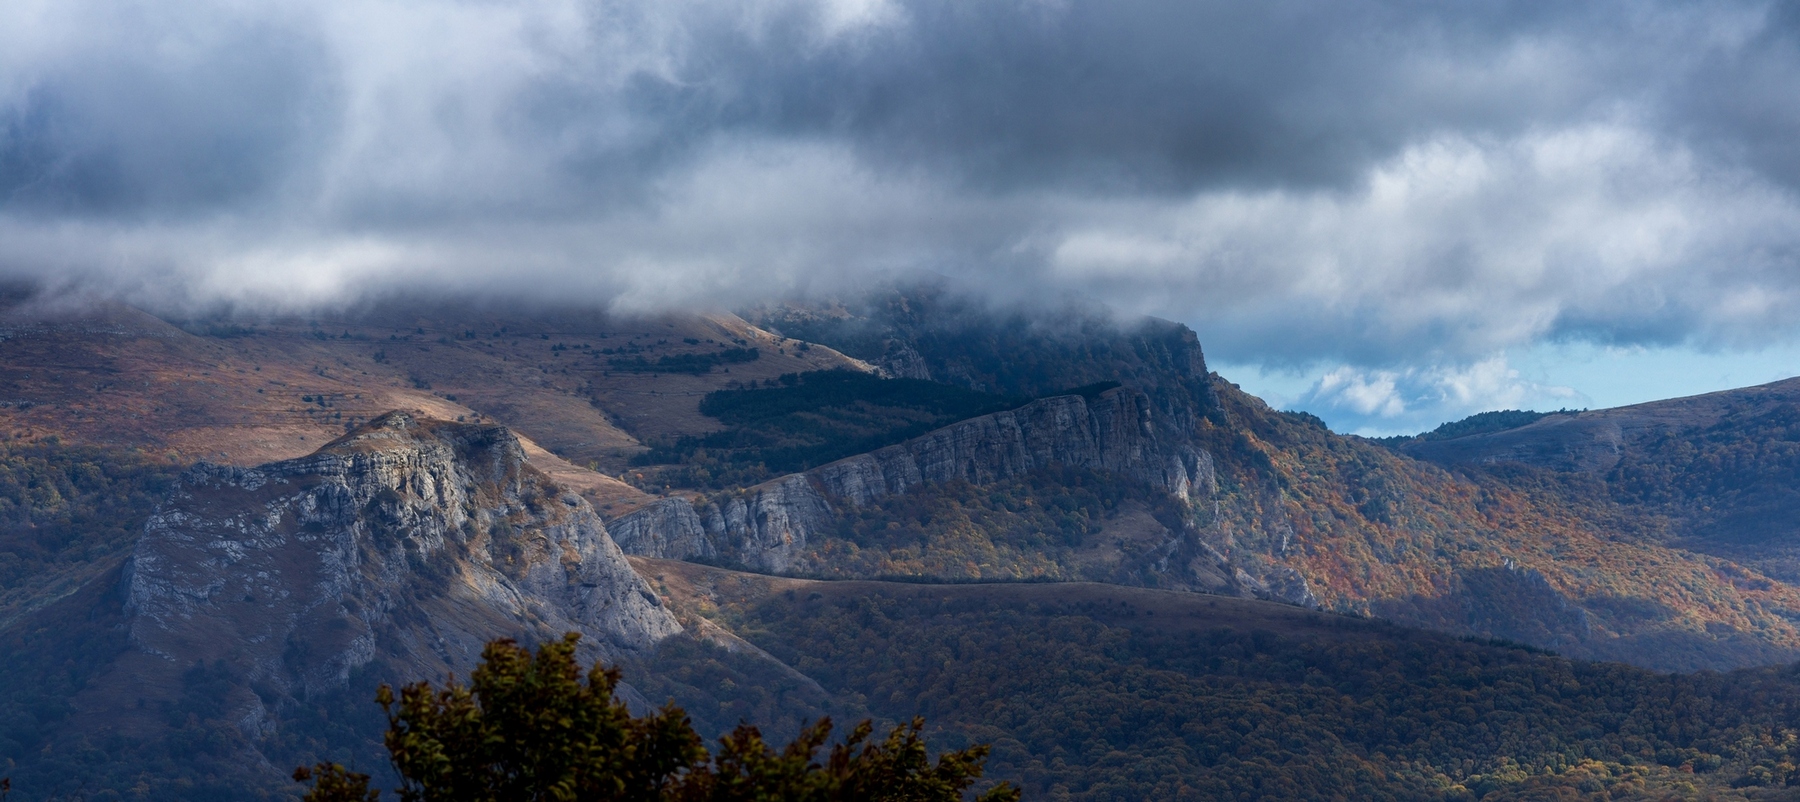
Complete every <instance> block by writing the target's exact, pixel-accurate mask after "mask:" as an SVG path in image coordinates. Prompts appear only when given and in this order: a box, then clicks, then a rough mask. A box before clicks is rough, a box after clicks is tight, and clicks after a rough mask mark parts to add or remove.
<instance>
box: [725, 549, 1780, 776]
mask: <svg viewBox="0 0 1800 802" xmlns="http://www.w3.org/2000/svg"><path fill="white" fill-rule="evenodd" d="M815 587H821V588H823V589H825V591H826V592H825V593H820V592H813V593H810V594H806V595H803V596H802V595H799V594H790V595H789V596H775V597H772V598H768V599H763V600H751V601H745V602H743V603H740V604H735V605H727V606H725V607H724V608H723V609H721V611H720V612H719V615H720V617H721V618H722V620H727V621H729V622H730V623H731V624H732V625H733V626H734V627H736V628H737V629H738V631H739V632H740V633H742V634H744V635H746V636H748V637H750V638H751V639H752V640H753V641H754V642H756V643H757V644H758V645H759V646H762V647H763V648H766V649H768V650H769V651H770V652H771V653H773V654H775V655H776V656H777V657H779V658H781V659H782V660H784V661H785V662H788V663H789V664H791V665H793V666H795V667H796V668H799V669H800V670H801V671H803V672H805V673H807V674H809V675H811V676H813V677H815V678H817V679H818V680H819V681H820V682H821V683H822V684H823V685H824V686H825V687H826V688H827V689H830V690H831V691H833V692H835V693H838V694H841V695H846V696H850V697H853V698H856V699H861V700H865V701H866V703H867V705H868V707H869V709H870V711H871V712H873V713H875V714H876V715H885V716H888V717H890V718H893V717H901V716H905V715H909V714H910V711H913V710H915V709H916V710H917V711H918V712H919V713H922V714H924V715H926V716H927V717H929V718H930V720H931V721H933V722H934V723H935V724H936V725H937V727H938V728H939V729H938V732H936V733H934V734H933V737H934V739H935V740H937V741H939V742H942V743H944V744H945V745H946V746H956V745H958V744H962V743H971V742H991V743H992V744H993V745H994V755H993V760H992V763H991V764H990V770H991V771H992V772H993V773H994V775H995V776H1004V777H1009V778H1017V779H1018V780H1020V781H1022V782H1023V785H1024V788H1025V790H1026V795H1027V798H1036V799H1093V800H1099V799H1107V800H1111V799H1118V800H1125V799H1171V800H1178V799H1192V800H1234V799H1243V800H1254V799H1272V798H1280V799H1487V800H1503V799H1524V798H1544V799H1613V798H1627V797H1630V796H1633V795H1636V794H1648V795H1650V796H1651V798H1656V797H1657V796H1658V795H1661V794H1665V793H1666V794H1669V795H1677V796H1687V795H1696V794H1700V793H1703V792H1721V793H1751V794H1763V795H1762V796H1757V797H1755V798H1775V797H1770V796H1767V795H1766V793H1767V792H1772V791H1776V790H1778V789H1785V788H1787V787H1788V783H1790V782H1796V783H1800V773H1797V770H1796V762H1795V759H1796V758H1797V757H1800V754H1797V752H1800V669H1796V668H1769V669H1755V670H1744V671H1738V672H1732V673H1724V674H1721V673H1714V672H1702V673H1698V674H1659V673H1655V672H1650V671H1645V670H1642V669H1637V668H1632V667H1629V666H1625V665H1621V664H1615V663H1589V662H1581V661H1572V660H1567V659H1564V658H1560V657H1556V656H1554V655H1551V654H1548V653H1544V652H1541V651H1538V650H1534V649H1530V648H1526V647H1520V646H1515V645H1510V644H1505V643H1500V642H1488V641H1482V640H1475V639H1465V640H1458V639H1455V638H1451V637H1449V636H1444V635H1437V634H1431V633H1424V632H1420V631H1415V630H1407V629H1403V628H1400V627H1396V626H1393V625H1390V624H1385V623H1382V622H1379V621H1370V620H1366V619H1356V618H1350V617H1323V616H1322V617H1321V619H1322V620H1326V621H1327V623H1325V624H1323V625H1321V626H1323V627H1325V629H1326V631H1325V632H1324V633H1323V634H1321V633H1319V632H1316V631H1308V632H1296V631H1287V632H1284V631H1281V629H1280V628H1279V627H1272V628H1244V627H1241V626H1233V622H1232V621H1231V620H1230V618H1231V617H1230V615H1229V614H1228V613H1225V612H1217V613H1215V615H1217V616H1218V621H1219V623H1218V625H1217V626H1212V627H1209V626H1205V625H1203V624H1201V625H1194V624H1193V623H1192V622H1193V620H1194V619H1195V618H1200V619H1201V620H1204V617H1205V616H1206V614H1207V612H1206V610H1205V609H1204V607H1202V608H1201V609H1198V610H1196V609H1190V608H1192V607H1194V606H1196V605H1204V604H1205V602H1196V603H1194V604H1185V603H1184V604H1181V605H1173V606H1163V607H1160V608H1159V606H1158V605H1157V604H1155V603H1148V604H1146V603H1141V601H1130V600H1117V599H1113V600H1108V599H1105V598H1104V597H1102V598H1097V599H1096V598H1089V599H1082V598H1081V597H1080V594H1073V593H1072V594H1069V595H1070V600H1068V601H1064V602H1045V601H1043V600H1042V598H1041V597H1040V598H1038V599H1037V600H1036V601H1032V602H1030V603H1025V602H1019V601H1009V597H1008V595H1007V594H1006V593H1004V592H999V591H994V592H985V593H964V594H961V595H938V594H935V593H934V592H932V591H929V590H926V589H912V588H904V587H899V586H890V589H889V590H884V591H877V592H867V591H866V587H867V586H866V585H865V586H864V588H865V589H862V590H859V591H858V592H854V593H852V592H848V591H845V592H839V591H836V590H834V589H833V587H832V586H830V585H819V586H815ZM896 588H897V589H896ZM1138 593H1147V592H1143V591H1139V592H1138ZM1157 595H1161V596H1166V597H1170V598H1176V599H1180V598H1183V597H1179V596H1175V595H1174V594H1157ZM1185 598H1186V599H1190V600H1192V599H1196V598H1203V597H1192V596H1188V597H1185ZM1224 603H1225V604H1227V605H1229V604H1230V603H1231V602H1229V601H1226V602H1224ZM1214 604H1215V605H1217V604H1219V602H1214ZM1184 613H1185V614H1187V615H1188V616H1189V618H1188V619H1187V620H1188V622H1189V623H1188V625H1183V623H1182V621H1181V620H1172V619H1171V618H1170V616H1172V615H1182V614H1184ZM1782 798H1786V797H1782Z"/></svg>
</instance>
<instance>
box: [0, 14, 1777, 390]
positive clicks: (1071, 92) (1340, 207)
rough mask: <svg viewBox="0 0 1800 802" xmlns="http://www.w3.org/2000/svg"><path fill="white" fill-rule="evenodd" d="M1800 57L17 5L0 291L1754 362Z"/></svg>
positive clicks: (1358, 355) (962, 18)
mask: <svg viewBox="0 0 1800 802" xmlns="http://www.w3.org/2000/svg"><path fill="white" fill-rule="evenodd" d="M1797 41H1800V15H1797V12H1795V11H1794V10H1793V6H1791V5H1787V4H1778V3H1754V2H1715V3H1668V4H1659V3H1651V2H1631V3H1623V2H1621V3H1589V4H1569V3H1505V2H1467V3H1423V2H1417V3H1414V2H1363V1H1358V0H1349V1H1346V2H1329V3H1325V2H1313V3H1296V2H1266V3H1224V2H1217V3H1207V2H1151V1H1150V0H1111V1H1109V2H1075V1H1074V0H1012V1H1011V2H967V1H966V0H961V1H954V2H953V1H952V0H916V1H915V2H899V1H896V2H884V0H761V1H760V2H679V1H678V0H659V1H658V2H650V1H649V0H642V1H638V2H633V1H631V0H626V1H624V2H605V3H592V2H560V1H557V0H544V1H542V2H517V3H506V2H447V1H442V0H411V1H409V2H355V3H352V2H337V1H335V0H320V1H319V2H308V3H298V2H293V3H283V2H269V3H258V4H246V3H232V2H223V0H217V1H215V2H203V1H197V0H176V1H175V2H162V3H156V4H150V3H141V2H140V3H134V2H92V1H87V0H68V1H67V2H57V3H51V2H44V0H34V1H33V2H26V0H21V1H20V2H18V3H14V4H13V5H12V6H9V11H8V25H7V26H6V27H5V29H4V30H0V263H3V264H4V266H5V268H6V269H7V270H9V271H12V272H14V273H22V274H27V275H34V276H40V277H45V278H47V279H50V280H52V281H53V282H62V283H65V284H68V285H71V286H77V287H82V288H86V289H88V290H90V291H96V292H109V293H116V294H123V295H126V296H128V297H131V298H134V299H137V300H140V301H143V302H147V303H154V304H167V305H174V304H183V303H194V302H200V303H206V302H215V301H232V302H239V303H249V304H295V303H301V304H304V303H333V302H341V301H344V300H346V299H350V298H354V297H357V296H358V295H359V294H363V293H368V292H381V291H384V290H388V289H394V288H404V287H411V286H417V285H419V284H421V283H429V284H431V285H433V286H437V287H442V288H446V289H450V290H456V291H469V292H480V291H495V292H507V293H514V294H523V295H528V296H530V295H536V296H556V297H568V296H571V295H576V296H579V295H588V296H592V297H594V298H611V299H616V300H617V301H618V302H619V303H622V304H625V305H627V306H637V307H642V306H656V305H665V304H678V303H691V302H696V301H701V302H718V301H741V300H743V299H745V298H748V297H755V296H758V295H775V294H781V293H784V292H788V291H792V290H794V289H796V288H802V289H803V288H806V287H817V286H820V285H827V286H830V285H834V284H835V283H836V282H839V281H844V280H852V279H855V278H857V277H863V276H870V275H879V274H884V273H886V272H889V271H905V270H911V269H919V268H924V269H931V270H938V271H941V272H945V273H952V274H957V275H960V276H962V277H964V278H965V279H967V280H968V281H969V282H971V283H972V284H975V285H977V286H982V287H986V288H989V289H990V290H992V291H995V292H1022V293H1023V292H1036V293H1056V292H1075V293H1081V294H1086V295H1091V296H1094V297H1098V298H1100V299H1102V300H1105V301H1108V302H1111V303H1113V304H1115V305H1117V306H1120V307H1123V308H1125V309H1127V310H1130V311H1141V312H1150V313H1155V314H1161V315H1164V316H1168V317H1174V318H1177V319H1181V320H1184V321H1187V322H1190V323H1192V324H1194V325H1196V327H1198V328H1200V329H1201V331H1202V334H1203V336H1204V337H1206V339H1207V341H1208V343H1209V346H1210V347H1211V348H1212V349H1213V350H1214V351H1215V352H1219V353H1224V354H1226V355H1227V356H1229V357H1231V358H1234V359H1237V360H1240V361H1260V362H1264V363H1268V364H1308V363H1317V362H1319V361H1321V360H1325V361H1343V362H1348V363H1352V364H1354V365H1360V366H1364V367H1367V368H1370V369H1376V368H1379V369H1383V370H1389V371H1390V372H1391V371H1394V370H1400V371H1404V370H1417V369H1420V368H1419V367H1418V366H1420V365H1424V364H1426V363H1432V364H1436V363H1444V364H1450V365H1452V367H1453V369H1450V370H1449V373H1446V374H1444V375H1454V376H1463V375H1475V374H1473V373H1470V372H1469V371H1471V370H1474V368H1473V367H1470V366H1476V365H1478V364H1479V365H1487V364H1489V363H1488V362H1484V361H1483V360H1487V359H1489V358H1490V357H1491V355H1492V354H1493V353H1495V352H1496V351H1497V350H1499V349H1504V348H1509V347H1515V346H1520V345H1526V344H1530V343H1533V342H1539V341H1544V340H1551V339H1559V338H1561V339H1584V340H1594V341H1600V342H1622V343H1675V342H1702V343H1707V344H1712V345H1722V346H1729V345H1731V344H1733V343H1739V342H1745V341H1751V340H1757V339H1759V338H1768V337H1773V336H1783V337H1785V336H1790V335H1791V333H1792V331H1791V328H1790V327H1791V323H1790V322H1789V321H1792V320H1795V319H1800V317H1797V315H1800V270H1797V269H1796V268H1797V266H1800V265H1797V264H1796V259H1800V200H1797V198H1796V193H1797V192H1800V137H1797V136H1795V134H1796V133H1800V131H1797V130H1796V129H1797V128H1800V96H1797V95H1796V94H1795V93H1794V92H1793V91H1792V87H1794V86H1800V55H1797V54H1800V48H1797V46H1796V42H1797ZM1486 370H1487V373H1484V374H1482V375H1484V376H1486V375H1503V374H1504V370H1499V371H1498V372H1496V370H1498V369H1486ZM1459 371H1460V372H1459ZM1395 375H1400V374H1395ZM1406 375H1413V374H1406ZM1471 381H1473V380H1471ZM1483 381H1485V379H1484V380H1483ZM1341 384H1342V386H1344V387H1351V386H1362V385H1356V384H1355V382H1351V381H1349V380H1348V379H1346V380H1345V381H1344V382H1341ZM1377 384H1379V382H1377ZM1452 384H1454V382H1452ZM1364 385H1367V382H1364ZM1368 386H1374V385H1368ZM1433 386H1435V385H1433ZM1457 386H1462V385H1457ZM1469 386H1485V385H1482V384H1481V382H1473V383H1472V384H1469ZM1359 392H1361V391H1359ZM1365 395H1366V394H1365Z"/></svg>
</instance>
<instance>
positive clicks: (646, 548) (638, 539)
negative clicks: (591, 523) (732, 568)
mask: <svg viewBox="0 0 1800 802" xmlns="http://www.w3.org/2000/svg"><path fill="white" fill-rule="evenodd" d="M607 531H608V532H609V533H610V534H611V535H612V538H613V542H615V543H617V544H619V548H620V549H623V550H624V552H625V553H626V554H642V555H649V556H656V557H669V558H672V559H682V560H688V559H694V558H701V559H706V558H711V557H717V556H719V550H718V548H717V547H715V546H714V545H713V542H712V538H710V537H709V536H708V535H707V533H706V525H705V524H704V523H702V522H701V520H700V516H699V515H698V514H696V513H695V512H694V505H693V503H692V502H690V501H688V500H687V499H684V498H670V499H662V500H660V501H653V502H650V503H649V504H646V505H644V506H643V507H639V508H638V509H636V510H633V511H631V512H630V513H628V514H626V515H623V516H620V517H619V518H616V519H614V520H613V522H612V523H610V524H608V525H607Z"/></svg>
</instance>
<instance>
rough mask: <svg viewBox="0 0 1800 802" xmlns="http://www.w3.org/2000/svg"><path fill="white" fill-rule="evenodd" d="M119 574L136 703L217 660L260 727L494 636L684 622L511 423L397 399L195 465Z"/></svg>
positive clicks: (410, 673) (462, 663)
mask: <svg viewBox="0 0 1800 802" xmlns="http://www.w3.org/2000/svg"><path fill="white" fill-rule="evenodd" d="M123 576H124V578H123V580H122V589H123V591H124V596H125V607H126V610H127V613H128V620H129V622H130V623H129V628H130V644H131V647H132V648H131V649H130V650H129V651H128V652H127V653H126V654H125V655H124V656H122V657H121V658H120V661H119V666H118V668H117V669H116V670H115V673H116V674H117V675H118V676H120V677H121V678H122V681H124V682H127V683H128V684H130V685H132V686H135V687H133V688H132V689H130V692H132V693H135V694H136V695H137V696H138V698H139V700H140V702H139V706H140V707H141V706H143V704H142V700H143V699H145V698H146V697H148V698H150V699H152V700H154V699H155V698H157V697H158V696H159V695H166V694H167V693H168V692H169V690H168V689H170V688H178V687H180V685H181V681H180V678H181V676H182V674H183V672H184V671H186V670H188V669H189V668H190V667H192V666H194V665H196V664H202V665H208V666H214V667H215V669H216V670H218V671H221V672H223V673H224V674H226V675H228V676H229V677H230V678H231V679H232V680H233V681H234V683H235V687H234V689H233V690H232V691H230V700H229V703H230V705H231V706H232V707H233V708H235V709H236V711H237V712H236V713H235V714H233V716H234V718H235V720H236V721H238V723H239V728H240V729H241V730H242V731H243V732H244V734H245V735H246V736H248V737H250V738H252V739H256V738H261V737H265V736H267V735H268V734H269V733H271V732H273V731H274V730H276V729H278V728H279V726H280V721H281V718H282V710H281V708H282V707H283V706H284V705H285V704H288V703H291V701H292V700H295V699H304V698H308V697H310V696H313V695H315V694H319V693H321V692H328V691H333V690H337V689H341V688H344V687H345V685H346V683H347V682H349V680H350V678H351V676H352V674H353V673H354V672H356V671H358V670H359V669H363V668H364V667H366V666H371V664H378V665H379V666H381V667H382V668H383V673H384V674H386V675H391V676H396V677H398V678H402V679H416V678H427V677H432V678H441V677H443V676H444V674H445V673H446V672H451V671H454V672H457V673H460V674H463V675H464V676H466V675H467V672H468V670H469V669H470V668H471V667H472V666H473V665H474V664H475V662H476V660H477V658H478V656H479V653H480V651H481V648H482V645H483V644H484V643H486V642H487V641H488V640H490V639H493V638H497V637H514V638H521V639H526V640H531V639H537V638H543V637H552V636H555V635H557V634H560V633H562V632H565V631H577V632H580V633H582V634H583V635H584V636H585V638H584V640H585V642H586V643H588V644H590V645H591V647H592V648H593V649H595V650H597V651H598V652H599V653H601V654H604V655H606V656H609V657H613V658H617V657H619V656H621V655H627V654H632V653H635V652H637V651H640V650H643V649H645V648H646V647H649V646H651V645H653V644H655V643H656V642H658V641H659V640H661V639H663V638H666V637H668V636H670V635H672V634H675V633H676V632H679V631H680V626H679V625H678V624H677V623H676V622H675V619H674V617H673V616H672V615H671V614H670V613H669V612H668V611H667V610H665V609H664V608H663V607H662V606H661V603H660V602H659V601H658V600H657V598H656V597H655V595H654V594H653V593H652V592H651V590H650V588H649V587H648V586H647V585H646V584H645V583H644V581H643V580H642V579H641V578H639V577H638V576H637V575H636V574H635V573H634V572H633V571H632V569H631V567H630V565H629V564H628V563H627V562H626V561H625V558H624V555H623V554H622V553H621V552H620V550H619V548H618V547H617V546H616V545H615V544H614V543H613V541H612V540H611V539H610V538H609V537H608V536H607V533H606V529H605V527H604V526H603V525H602V524H601V522H600V520H599V518H597V517H596V516H595V514H594V512H593V510H592V509H591V508H590V507H589V506H588V503H587V502H586V501H584V500H582V498H581V497H579V496H578V495H576V494H575V493H573V492H568V491H564V490H561V489H560V488H558V487H556V486H555V485H553V484H551V483H550V481H549V480H548V479H547V478H546V477H545V476H544V475H543V474H541V473H540V472H538V471H537V470H536V469H534V468H532V467H530V466H528V465H527V464H526V463H525V460H524V453H523V451H522V450H521V448H520V445H519V441H518V440H517V439H516V438H514V437H513V436H512V434H511V433H510V432H508V431H507V430H506V429H505V428H503V427H498V426H488V425H475V424H457V423H446V422H442V421H433V420H425V419H420V418H417V417H414V416H412V415H408V414H403V413H390V414H388V415H385V416H383V417H380V418H378V419H376V420H375V421H372V422H371V423H369V424H367V425H366V426H364V427H362V428H360V429H358V430H356V431H355V432H353V433H351V434H349V435H347V436H345V437H343V438H341V439H339V440H337V441H336V442H333V443H331V444H329V445H327V446H326V447H324V448H322V449H321V450H319V451H318V452H317V453H314V454H313V455H311V456H308V457H304V458H301V459H295V460H288V461H285V462H277V463H271V464H268V465H264V466H261V467H259V468H253V469H242V468H227V467H219V466H212V465H205V464H202V465H200V466H197V467H195V468H194V469H192V470H191V471H189V472H188V473H187V474H186V475H185V476H184V477H183V478H182V481H181V483H180V485H179V487H178V488H177V489H176V490H175V491H174V493H173V494H172V495H171V497H170V498H169V499H168V501H167V502H166V503H165V504H164V505H163V506H162V507H161V508H159V509H158V511H157V512H156V514H155V515H154V516H153V517H152V518H151V519H150V522H149V524H148V526H147V527H146V531H145V533H144V536H143V538H142V540H141V541H140V542H139V543H138V545H137V548H136V550H135V552H134V553H133V555H132V557H131V559H130V561H129V563H128V564H127V566H126V570H125V572H124V575H123ZM590 656H593V655H592V654H590ZM251 688H254V689H255V692H251V690H250V689H251Z"/></svg>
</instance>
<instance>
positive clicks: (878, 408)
mask: <svg viewBox="0 0 1800 802" xmlns="http://www.w3.org/2000/svg"><path fill="white" fill-rule="evenodd" d="M1027 400H1029V399H1020V398H1008V397H1003V396H997V395H991V394H988V393H981V392H976V391H974V390H966V389H963V388H960V387H953V386H950V385H947V384H939V383H937V382H928V381H920V380H916V379H882V378H880V377H877V376H872V375H870V374H867V373H858V372H854V371H847V370H826V371H813V372H810V373H789V374H784V375H782V376H781V377H780V378H779V379H778V380H771V381H770V382H769V383H768V384H765V385H752V386H743V387H737V388H732V389H727V390H720V391H717V392H713V393H709V394H707V396H706V397H705V398H704V399H702V400H701V402H700V412H701V413H702V414H705V415H709V416H711V417H713V418H716V419H718V421H719V422H720V423H722V424H724V425H725V428H724V429H723V430H721V431H718V432H714V433H711V434H707V435H703V436H698V437H692V436H690V437H683V438H680V439H678V440H676V441H674V442H672V443H665V444H662V445H660V446H656V447H653V448H651V449H650V450H649V451H648V452H646V453H644V454H642V455H640V456H638V457H637V458H635V459H634V460H633V463H634V464H635V465H638V466H640V467H642V466H653V465H672V466H675V467H673V468H667V469H664V470H662V471H661V472H659V473H658V474H657V477H658V480H657V481H658V482H664V483H672V484H675V485H677V486H685V487H698V488H708V489H721V488H729V487H739V486H744V485H751V484H755V483H757V482H760V481H762V480H764V479H768V478H770V477H773V476H779V475H781V474H785V473H791V472H794V471H801V470H805V469H807V468H811V467H814V466H817V465H823V464H825V463H827V462H831V461H833V460H837V459H842V458H844V457H848V456H851V455H854V454H861V453H865V452H868V451H874V450H875V449H878V448H881V447H883V446H889V445H893V444H895V443H899V442H902V441H904V440H906V439H908V438H911V437H917V436H919V435H921V434H924V433H926V432H929V431H931V430H932V429H936V428H938V427H941V426H946V425H949V424H951V423H955V422H957V421H959V420H965V419H967V418H972V417H975V416H978V415H985V414H988V413H990V412H999V411H1001V410H1005V409H1012V408H1014V407H1017V406H1019V405H1021V404H1023V403H1025V402H1026V401H1027Z"/></svg>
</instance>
